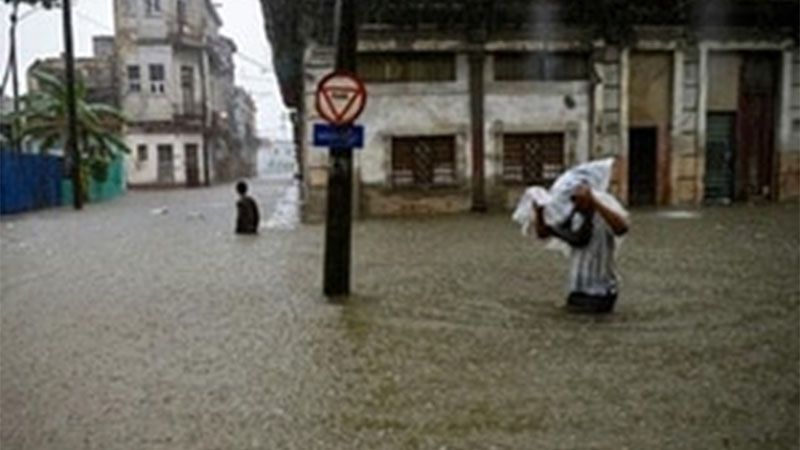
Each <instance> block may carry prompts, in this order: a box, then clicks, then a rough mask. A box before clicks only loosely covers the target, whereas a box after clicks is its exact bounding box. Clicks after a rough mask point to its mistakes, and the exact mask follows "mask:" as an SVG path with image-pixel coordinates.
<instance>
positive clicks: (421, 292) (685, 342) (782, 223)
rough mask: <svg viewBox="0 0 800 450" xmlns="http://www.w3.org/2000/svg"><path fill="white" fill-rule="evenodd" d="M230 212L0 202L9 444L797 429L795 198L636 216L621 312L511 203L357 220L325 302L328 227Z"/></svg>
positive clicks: (400, 441) (773, 443) (657, 437)
mask: <svg viewBox="0 0 800 450" xmlns="http://www.w3.org/2000/svg"><path fill="white" fill-rule="evenodd" d="M282 189H283V185H280V184H275V183H262V184H260V185H258V186H256V195H257V196H258V197H259V199H260V200H262V202H263V203H262V208H263V213H264V214H263V215H264V216H265V218H266V217H268V216H269V213H270V211H271V210H273V209H274V208H275V205H276V203H277V200H278V198H279V196H280V193H281V190H282ZM162 206H166V207H167V209H168V212H167V213H166V214H153V213H151V212H152V210H154V209H156V208H160V207H162ZM232 210H233V191H232V189H231V188H230V187H218V188H212V189H202V190H195V191H173V192H166V193H164V192H134V193H130V194H129V195H128V196H127V197H125V198H123V199H120V200H118V201H115V202H113V203H108V204H102V205H94V206H91V207H89V208H88V209H87V210H86V211H85V212H83V213H78V214H76V213H73V212H71V211H69V210H60V211H46V212H39V213H35V214H28V215H24V216H19V217H13V218H11V219H6V220H4V221H3V222H2V223H0V245H1V247H0V251H2V262H0V269H2V272H1V275H0V283H2V290H1V291H0V293H2V301H1V303H0V316H1V318H2V323H1V328H0V338H1V340H0V345H1V348H0V350H1V351H2V352H1V353H0V408H1V410H2V421H1V422H0V432H1V433H0V437H1V438H2V440H1V441H0V447H2V448H3V450H6V449H28V448H30V449H78V448H80V449H103V450H110V449H134V448H135V449H248V448H252V449H262V448H268V449H273V448H274V449H304V450H305V449H356V448H363V449H384V448H385V449H395V448H397V449H405V448H409V449H414V448H431V449H440V448H447V449H456V448H463V449H474V448H486V449H488V448H497V449H501V448H502V449H520V448H535V449H543V448H555V449H559V448H563V449H574V448H603V449H620V448H630V449H645V448H692V449H711V448H748V449H750V448H796V445H797V443H798V433H799V431H798V423H799V422H800V417H799V414H798V404H800V394H798V392H800V388H799V387H798V383H799V382H800V381H799V380H798V369H800V352H799V344H798V343H799V342H800V320H799V318H798V304H799V303H800V302H799V297H800V289H799V286H798V269H800V260H798V244H800V242H799V240H800V238H799V232H798V208H797V206H796V205H770V206H758V207H748V206H738V207H733V208H711V209H705V210H702V211H701V217H700V218H696V219H692V218H683V219H681V218H665V217H662V216H659V215H658V214H656V213H655V212H647V211H640V212H637V213H636V214H634V227H633V229H632V233H631V235H630V237H629V238H628V239H627V241H626V242H625V244H624V246H623V248H622V250H621V254H620V261H619V263H620V270H621V273H622V275H623V277H624V285H623V291H622V296H621V299H620V302H619V304H618V310H617V313H616V314H614V315H613V316H610V317H605V318H591V317H583V316H570V315H567V314H565V313H563V312H562V311H560V310H559V309H558V308H557V306H558V305H559V304H560V302H561V301H562V297H563V294H564V293H563V287H564V283H565V276H566V260H565V259H563V257H562V256H561V255H559V254H557V253H553V252H548V251H545V250H543V249H542V247H541V246H540V245H539V244H538V243H537V242H535V241H533V240H531V239H529V240H524V239H522V238H521V237H520V236H519V232H518V230H517V228H516V227H515V226H514V224H513V223H512V222H511V221H510V220H508V218H507V217H506V216H499V215H497V216H471V215H467V216H457V217H443V218H433V219H414V220H375V221H368V222H364V223H360V224H358V225H357V226H356V227H355V229H354V245H355V248H354V286H353V288H354V289H353V290H354V292H355V295H354V296H353V297H352V298H351V299H349V300H347V301H344V302H342V303H339V304H335V305H333V304H330V303H328V302H326V301H324V299H323V298H322V297H321V294H320V292H321V288H320V284H321V283H320V278H321V273H320V272H321V266H322V256H321V255H322V239H323V238H322V235H323V228H322V227H320V226H304V227H300V228H299V229H296V230H294V231H285V230H265V231H264V232H263V233H262V235H261V236H259V237H257V238H243V237H236V236H234V235H232V233H231V230H232V224H233V223H232V217H231V214H232Z"/></svg>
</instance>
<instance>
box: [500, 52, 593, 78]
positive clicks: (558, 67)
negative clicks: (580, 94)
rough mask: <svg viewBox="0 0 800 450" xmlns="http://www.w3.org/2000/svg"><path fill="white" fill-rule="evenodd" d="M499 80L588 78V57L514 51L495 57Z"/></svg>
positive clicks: (563, 53) (574, 54) (567, 53)
mask: <svg viewBox="0 0 800 450" xmlns="http://www.w3.org/2000/svg"><path fill="white" fill-rule="evenodd" d="M494 78H495V80H498V81H520V80H539V81H574V80H587V79H588V78H589V57H588V55H587V54H585V53H580V52H532V53H531V52H529V53H523V52H513V53H496V54H495V55H494Z"/></svg>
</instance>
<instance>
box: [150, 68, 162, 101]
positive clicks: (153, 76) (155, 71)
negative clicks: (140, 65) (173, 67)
mask: <svg viewBox="0 0 800 450" xmlns="http://www.w3.org/2000/svg"><path fill="white" fill-rule="evenodd" d="M150 92H152V93H154V94H163V93H164V66H163V65H161V64H150Z"/></svg>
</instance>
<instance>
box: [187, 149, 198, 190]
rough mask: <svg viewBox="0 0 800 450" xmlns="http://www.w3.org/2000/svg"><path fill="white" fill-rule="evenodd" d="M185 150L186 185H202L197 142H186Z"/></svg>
mask: <svg viewBox="0 0 800 450" xmlns="http://www.w3.org/2000/svg"><path fill="white" fill-rule="evenodd" d="M183 151H184V153H185V156H186V186H189V187H194V186H200V165H199V159H198V157H197V155H198V150H197V144H186V146H185V147H184V148H183Z"/></svg>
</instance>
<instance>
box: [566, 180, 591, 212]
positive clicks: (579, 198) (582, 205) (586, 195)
mask: <svg viewBox="0 0 800 450" xmlns="http://www.w3.org/2000/svg"><path fill="white" fill-rule="evenodd" d="M570 199H571V200H572V203H574V204H575V209H577V210H578V211H580V212H588V211H589V210H591V209H592V189H591V188H590V187H589V185H588V184H585V183H583V184H580V185H578V186H577V187H576V188H575V190H574V191H573V192H572V196H571V197H570Z"/></svg>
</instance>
